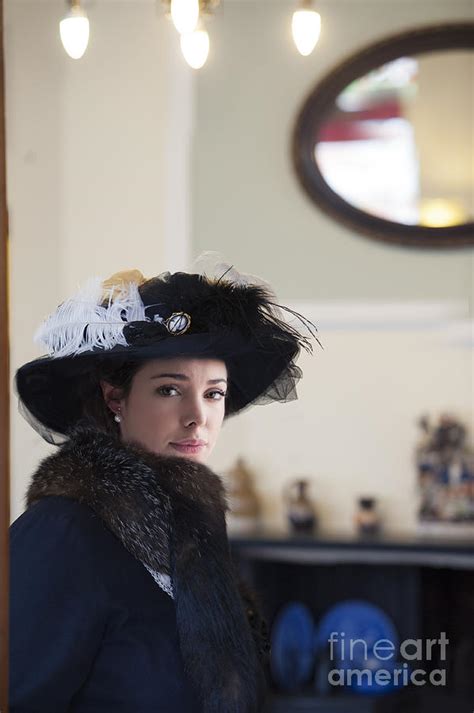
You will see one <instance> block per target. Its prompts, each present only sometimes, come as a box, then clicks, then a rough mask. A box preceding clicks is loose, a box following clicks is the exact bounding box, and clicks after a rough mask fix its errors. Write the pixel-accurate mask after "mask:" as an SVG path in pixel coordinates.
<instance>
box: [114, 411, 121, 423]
mask: <svg viewBox="0 0 474 713" xmlns="http://www.w3.org/2000/svg"><path fill="white" fill-rule="evenodd" d="M121 420H122V418H121V417H120V414H118V413H116V414H115V416H114V421H116V423H120V421H121Z"/></svg>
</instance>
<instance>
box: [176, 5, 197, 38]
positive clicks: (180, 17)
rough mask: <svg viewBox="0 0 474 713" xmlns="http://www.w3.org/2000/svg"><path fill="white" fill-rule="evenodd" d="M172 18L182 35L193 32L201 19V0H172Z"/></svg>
mask: <svg viewBox="0 0 474 713" xmlns="http://www.w3.org/2000/svg"><path fill="white" fill-rule="evenodd" d="M171 19H172V20H173V24H174V26H175V27H176V29H177V30H178V32H179V34H180V35H182V34H184V33H188V32H193V31H194V30H195V29H196V26H197V23H198V20H199V0H171Z"/></svg>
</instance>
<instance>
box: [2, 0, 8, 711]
mask: <svg viewBox="0 0 474 713" xmlns="http://www.w3.org/2000/svg"><path fill="white" fill-rule="evenodd" d="M3 32H4V23H3V0H0V230H1V238H0V713H7V711H8V650H9V647H8V618H9V617H8V600H9V597H8V592H9V559H8V550H9V547H8V543H9V540H8V527H9V525H10V388H9V384H10V354H9V351H10V344H9V329H8V325H9V321H8V293H9V289H8V212H7V180H6V158H5V155H6V140H5V81H4V77H5V72H4V66H5V65H4V54H3Z"/></svg>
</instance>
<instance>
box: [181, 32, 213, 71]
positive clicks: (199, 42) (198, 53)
mask: <svg viewBox="0 0 474 713" xmlns="http://www.w3.org/2000/svg"><path fill="white" fill-rule="evenodd" d="M181 52H182V53H183V57H184V59H185V60H186V62H187V63H188V64H189V66H190V67H192V68H193V69H201V67H202V66H203V65H204V64H205V62H206V59H207V56H208V54H209V35H208V34H207V30H205V29H204V28H203V27H198V28H197V29H196V30H194V32H188V33H186V34H184V35H181Z"/></svg>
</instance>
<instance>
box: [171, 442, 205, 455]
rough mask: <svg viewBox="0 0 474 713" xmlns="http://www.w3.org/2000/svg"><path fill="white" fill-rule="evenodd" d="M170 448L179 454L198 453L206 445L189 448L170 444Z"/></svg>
mask: <svg viewBox="0 0 474 713" xmlns="http://www.w3.org/2000/svg"><path fill="white" fill-rule="evenodd" d="M170 446H171V447H172V448H174V449H175V450H177V451H178V452H179V453H188V454H191V453H200V452H201V451H202V450H203V449H204V448H205V447H206V445H205V444H204V443H202V444H201V445H196V446H190V445H185V444H183V443H170Z"/></svg>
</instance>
